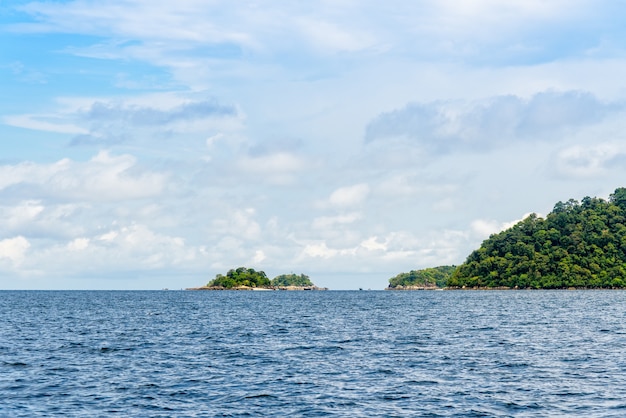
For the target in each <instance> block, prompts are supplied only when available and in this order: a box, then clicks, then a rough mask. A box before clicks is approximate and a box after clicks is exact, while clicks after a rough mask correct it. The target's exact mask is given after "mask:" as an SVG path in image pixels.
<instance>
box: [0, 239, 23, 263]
mask: <svg viewBox="0 0 626 418" xmlns="http://www.w3.org/2000/svg"><path fill="white" fill-rule="evenodd" d="M29 248H30V242H28V240H27V239H26V238H24V237H23V236H17V237H14V238H7V239H3V240H1V241H0V259H7V260H10V261H11V262H12V263H13V264H14V265H16V266H17V265H19V264H21V263H22V261H23V260H24V257H25V255H26V251H27V250H28V249H29Z"/></svg>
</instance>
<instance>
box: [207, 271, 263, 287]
mask: <svg viewBox="0 0 626 418" xmlns="http://www.w3.org/2000/svg"><path fill="white" fill-rule="evenodd" d="M270 285H271V283H270V279H268V278H267V276H266V275H265V272H263V271H255V270H254V269H249V268H246V267H239V268H237V269H230V270H228V273H226V276H224V275H222V274H218V275H216V276H215V279H213V280H211V281H210V282H209V283H208V284H207V287H223V288H225V289H232V288H233V287H239V286H247V287H269V286H270Z"/></svg>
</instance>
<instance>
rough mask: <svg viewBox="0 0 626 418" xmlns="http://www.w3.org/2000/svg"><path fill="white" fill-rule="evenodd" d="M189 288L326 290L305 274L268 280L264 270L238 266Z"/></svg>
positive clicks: (285, 275)
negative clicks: (203, 283)
mask: <svg viewBox="0 0 626 418" xmlns="http://www.w3.org/2000/svg"><path fill="white" fill-rule="evenodd" d="M190 290H327V289H326V288H322V287H317V286H315V284H313V282H311V280H310V278H309V276H307V275H306V274H293V273H291V274H281V275H279V276H276V277H274V278H273V279H272V280H270V279H269V278H268V277H267V275H266V274H265V272H264V271H257V270H255V269H252V268H246V267H239V268H236V269H230V270H228V272H227V273H226V275H223V274H218V275H216V276H215V279H213V280H211V281H210V282H209V283H207V285H206V286H202V287H196V288H192V289H190Z"/></svg>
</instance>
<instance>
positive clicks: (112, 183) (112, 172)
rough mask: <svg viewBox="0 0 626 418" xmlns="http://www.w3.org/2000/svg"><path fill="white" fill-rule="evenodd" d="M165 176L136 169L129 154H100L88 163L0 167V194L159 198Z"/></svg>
mask: <svg viewBox="0 0 626 418" xmlns="http://www.w3.org/2000/svg"><path fill="white" fill-rule="evenodd" d="M166 179H167V176H166V175H165V174H162V173H156V172H150V171H144V170H141V169H139V168H138V167H137V160H136V158H135V157H133V156H131V155H128V154H126V155H118V156H114V155H111V154H110V153H109V152H107V151H101V152H99V153H98V154H97V155H96V156H94V157H93V158H92V159H91V160H89V161H86V162H76V161H72V160H70V159H63V160H60V161H57V162H55V163H52V164H36V163H32V162H24V163H20V164H17V165H4V166H0V191H2V190H3V189H4V190H6V189H7V188H9V187H12V188H13V189H17V188H27V189H29V190H30V192H28V193H30V194H33V195H37V196H54V197H56V198H61V199H63V198H64V199H79V200H84V201H116V200H126V199H140V198H146V197H154V196H157V195H159V194H160V193H161V192H162V191H163V189H164V187H165V183H166Z"/></svg>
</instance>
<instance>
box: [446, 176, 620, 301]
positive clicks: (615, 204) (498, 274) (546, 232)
mask: <svg viewBox="0 0 626 418" xmlns="http://www.w3.org/2000/svg"><path fill="white" fill-rule="evenodd" d="M447 284H448V287H487V288H494V287H508V288H535V289H539V288H542V289H562V288H570V287H574V288H624V287H626V188H619V189H617V190H615V192H614V193H613V194H611V196H610V197H609V200H608V201H605V200H603V199H600V198H590V197H585V198H584V199H582V201H581V202H580V203H579V202H578V201H576V200H574V199H570V200H568V201H567V202H565V203H563V202H558V203H557V204H556V205H555V206H554V209H553V210H552V212H550V213H549V214H548V215H547V216H546V218H545V219H543V218H541V217H538V216H537V215H535V214H532V215H530V216H528V217H527V218H526V219H524V220H522V221H520V222H519V223H517V224H516V225H514V226H513V227H511V228H509V229H507V230H505V231H502V232H500V233H498V234H494V235H491V236H490V237H489V238H488V239H487V240H485V241H484V242H483V243H482V245H481V246H480V248H479V249H477V250H476V251H474V252H472V253H471V254H470V255H469V256H468V257H467V260H466V261H465V263H463V264H462V265H460V266H459V267H458V268H457V269H456V270H455V271H454V273H453V274H452V276H451V277H450V278H449V280H448V283H447Z"/></svg>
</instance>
